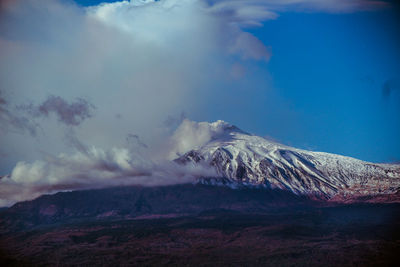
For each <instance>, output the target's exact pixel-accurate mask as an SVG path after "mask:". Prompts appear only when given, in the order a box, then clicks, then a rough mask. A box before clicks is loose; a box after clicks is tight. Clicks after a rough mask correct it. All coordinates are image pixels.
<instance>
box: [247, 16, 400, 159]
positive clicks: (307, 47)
mask: <svg viewBox="0 0 400 267" xmlns="http://www.w3.org/2000/svg"><path fill="white" fill-rule="evenodd" d="M397 15H398V14H397V13H396V12H395V10H391V9H386V10H382V11H374V12H360V13H355V14H341V15H339V14H304V13H285V14H282V15H281V17H280V18H278V19H277V20H274V21H268V22H267V23H265V27H263V28H257V29H253V30H252V32H254V34H255V35H256V36H258V37H259V38H260V39H261V40H262V41H263V42H264V43H266V44H268V45H270V46H271V48H272V57H271V60H270V62H268V63H267V64H266V65H265V66H263V67H264V68H266V69H268V71H269V72H270V73H271V76H272V80H273V84H274V87H275V88H276V90H277V93H278V94H279V95H280V97H281V98H283V99H284V100H285V101H287V102H288V103H289V107H290V109H292V111H293V112H294V113H296V114H298V119H299V120H300V122H299V121H297V122H296V123H294V124H293V127H292V128H291V129H288V131H287V130H284V131H281V130H280V128H279V127H277V128H275V129H271V130H272V131H271V132H270V134H271V135H272V136H274V137H276V138H278V139H280V140H282V141H283V142H287V143H289V144H292V145H294V146H300V147H305V148H307V147H309V148H311V149H317V150H322V151H328V152H334V153H339V154H343V155H349V156H354V157H357V158H361V159H364V160H370V161H398V160H400V138H399V137H400V98H399V90H398V89H395V90H393V91H392V92H393V93H392V94H391V95H390V96H385V95H384V94H383V92H382V89H383V86H384V84H385V82H387V81H388V80H398V79H399V74H400V51H399V47H400V42H399V36H400V34H399V33H400V32H399V28H398V25H399V24H398V22H399V21H398V19H399V18H398V17H397ZM259 112H260V113H263V112H264V111H263V109H262V108H260V110H259ZM264 129H265V131H268V130H269V129H268V128H267V127H266V128H264ZM256 131H257V132H258V133H261V132H262V131H263V128H257V130H256ZM294 133H295V134H294Z"/></svg>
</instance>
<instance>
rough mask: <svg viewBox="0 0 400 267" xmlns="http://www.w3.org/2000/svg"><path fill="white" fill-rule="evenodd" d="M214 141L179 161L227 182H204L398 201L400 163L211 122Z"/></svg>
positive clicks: (340, 196) (202, 145)
mask: <svg viewBox="0 0 400 267" xmlns="http://www.w3.org/2000/svg"><path fill="white" fill-rule="evenodd" d="M208 127H209V129H210V131H211V132H212V136H211V139H210V140H209V141H207V142H205V143H203V144H201V145H200V146H197V147H196V148H194V149H192V150H190V151H188V152H186V153H185V154H184V155H182V156H180V157H179V158H177V159H176V160H175V161H176V162H178V163H180V164H192V165H196V164H205V165H209V166H210V167H212V168H214V169H215V170H216V172H217V174H218V176H219V177H223V178H224V179H200V181H201V182H203V183H211V184H221V183H223V184H228V185H230V186H231V187H236V186H238V185H248V186H262V187H266V188H270V189H275V188H278V189H282V190H288V191H291V192H293V193H295V194H300V195H308V196H312V197H316V198H319V199H333V200H338V201H340V200H346V199H353V198H358V197H366V196H369V197H372V196H382V195H384V196H389V195H393V196H395V195H396V196H398V192H399V188H400V165H399V164H375V163H370V162H365V161H361V160H358V159H354V158H350V157H345V156H340V155H335V154H330V153H323V152H311V151H307V150H302V149H296V148H293V147H289V146H285V145H282V144H279V143H276V142H272V141H269V140H267V139H265V138H262V137H259V136H254V135H251V134H248V133H246V132H244V131H242V130H240V129H239V128H237V127H236V126H233V125H230V124H228V123H226V122H223V121H217V122H214V123H209V124H208Z"/></svg>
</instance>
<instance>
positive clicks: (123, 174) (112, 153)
mask: <svg viewBox="0 0 400 267" xmlns="http://www.w3.org/2000/svg"><path fill="white" fill-rule="evenodd" d="M185 124H190V125H195V124H196V123H194V122H189V121H186V122H185ZM201 125H202V124H201ZM204 125H205V123H204ZM183 127H184V128H185V129H181V130H180V131H184V130H186V131H187V129H188V126H183ZM200 128H201V129H199V130H204V129H202V128H203V127H202V126H200ZM194 130H195V129H194ZM192 133H193V131H192ZM177 134H178V135H180V134H182V133H181V132H180V133H177ZM190 140H192V141H193V138H192V139H190ZM75 141H76V140H75ZM190 142H191V141H190ZM80 148H81V149H79V150H78V151H77V152H75V153H74V154H70V155H67V154H60V155H58V156H50V155H48V156H47V157H46V158H45V159H43V160H38V161H34V162H33V163H27V162H23V161H21V162H18V163H17V165H16V166H15V168H14V169H13V171H12V173H11V175H8V176H4V177H2V178H1V179H0V206H7V205H11V204H13V203H15V202H17V201H22V200H28V199H33V198H35V197H37V196H39V195H41V194H45V193H53V192H57V191H65V190H76V189H89V188H90V189H93V188H102V187H107V186H121V185H142V186H154V185H169V184H179V183H190V182H194V181H195V180H196V178H199V177H212V176H215V175H216V173H215V171H214V170H213V169H210V168H207V167H206V166H200V165H199V166H184V165H179V164H177V163H175V162H173V161H151V160H150V159H146V160H145V161H138V160H137V158H136V157H135V156H134V153H135V152H134V151H131V150H129V149H127V148H112V149H110V150H103V149H100V148H96V147H93V146H92V147H89V148H88V147H86V146H83V145H81V146H80Z"/></svg>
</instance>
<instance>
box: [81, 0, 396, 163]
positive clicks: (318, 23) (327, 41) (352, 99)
mask: <svg viewBox="0 0 400 267" xmlns="http://www.w3.org/2000/svg"><path fill="white" fill-rule="evenodd" d="M77 2H78V3H79V4H81V5H94V4H98V3H99V2H104V1H96V0H77ZM107 2H113V1H107ZM246 30H247V31H249V32H251V33H253V34H254V35H255V36H257V37H258V38H259V39H260V40H261V41H262V42H263V43H264V44H265V45H267V46H269V47H270V49H271V52H272V56H271V59H270V61H269V62H263V63H256V64H252V65H251V66H247V67H248V69H247V73H248V75H247V78H246V82H243V87H249V85H250V86H251V87H252V88H251V89H248V88H247V89H246V90H244V91H243V93H242V95H239V96H228V97H227V101H232V102H233V103H234V105H236V106H237V108H233V109H229V110H227V109H224V110H222V109H219V107H218V104H217V103H216V104H215V105H214V107H213V108H210V109H209V110H208V111H206V112H205V113H204V116H203V117H195V118H193V119H196V120H209V121H210V120H216V119H223V120H226V121H229V122H231V123H234V124H236V125H238V126H240V127H242V128H243V129H245V130H247V131H250V132H253V133H255V134H258V135H266V136H270V137H272V138H274V139H276V140H278V141H280V142H282V143H285V144H289V145H292V146H295V147H300V148H306V149H312V150H318V151H326V152H333V153H338V154H343V155H348V156H353V157H356V158H360V159H363V160H368V161H374V162H393V161H400V88H399V77H400V50H399V48H400V39H399V38H400V37H399V36H400V30H399V14H398V8H397V6H395V5H394V4H392V7H391V8H386V9H382V10H375V11H367V12H355V13H346V14H328V13H311V12H307V13H301V12H287V13H280V16H279V17H278V18H277V19H276V20H269V21H266V22H265V23H264V26H263V27H257V28H250V29H246ZM260 81H261V82H260ZM264 81H267V82H264ZM265 84H268V85H269V86H268V88H267V87H266V86H265ZM219 94H221V98H222V96H223V95H229V88H224V89H223V90H221V91H220V92H219ZM224 97H226V96H224ZM229 98H231V99H229ZM217 99H220V98H217ZM238 99H240V100H238ZM189 116H190V114H189Z"/></svg>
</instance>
